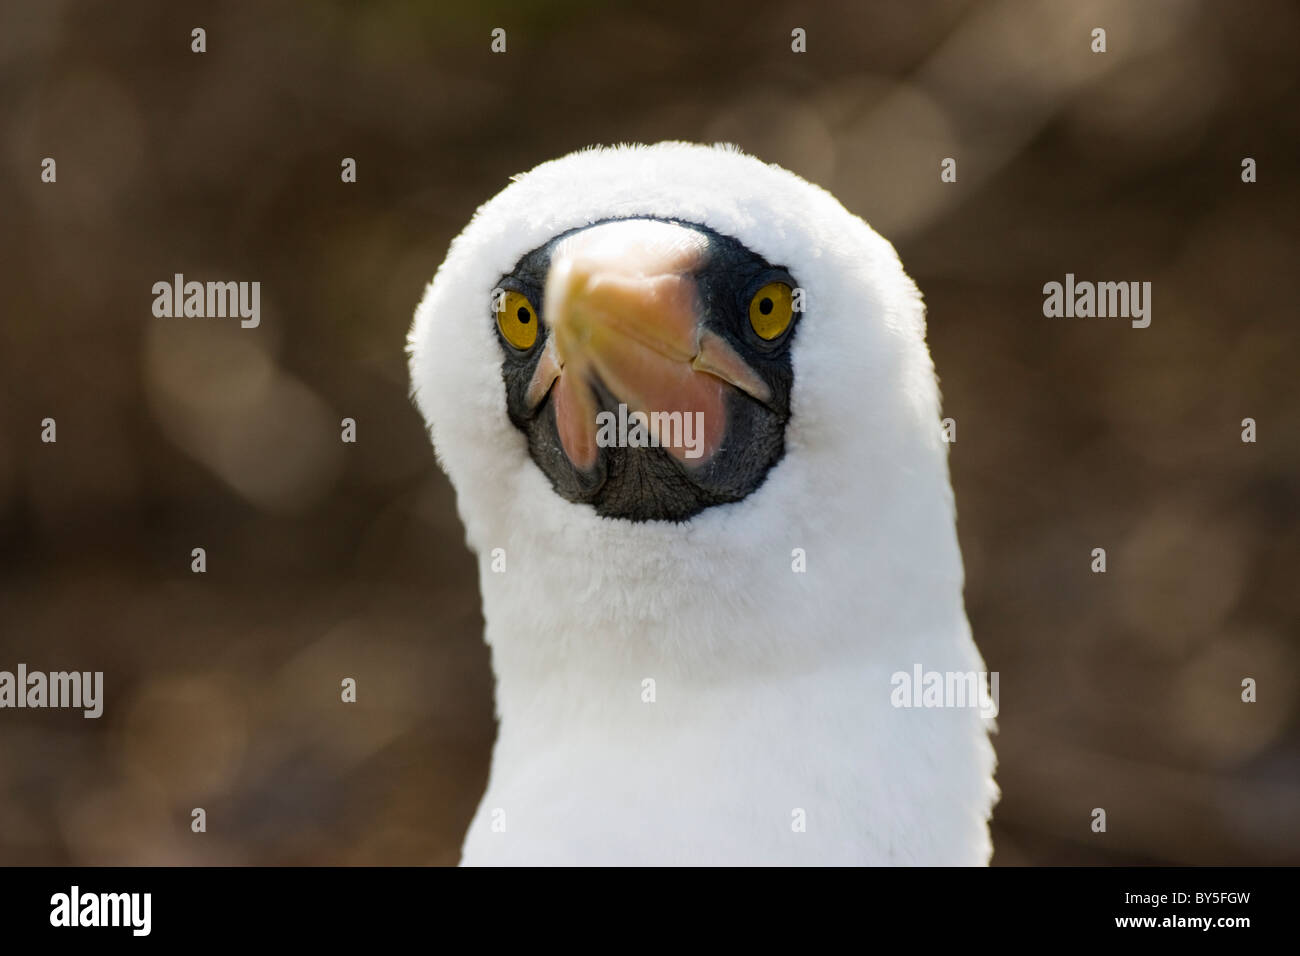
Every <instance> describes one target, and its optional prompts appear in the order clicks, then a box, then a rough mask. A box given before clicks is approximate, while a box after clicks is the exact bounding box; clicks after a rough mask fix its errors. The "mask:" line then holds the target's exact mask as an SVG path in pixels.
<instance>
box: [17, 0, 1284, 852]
mask: <svg viewBox="0 0 1300 956" xmlns="http://www.w3.org/2000/svg"><path fill="white" fill-rule="evenodd" d="M182 6H184V8H185V9H183V10H182V9H179V8H180V7H182ZM196 26H202V27H204V28H205V29H206V31H207V46H208V52H207V53H205V54H203V55H197V54H194V53H191V52H190V30H191V29H192V28H193V27H196ZM498 26H500V27H503V28H505V29H506V30H507V34H508V52H507V53H506V54H505V55H492V54H491V53H490V52H489V32H490V30H491V29H492V28H493V27H498ZM796 26H799V27H803V28H805V29H806V30H807V35H808V52H807V53H806V54H803V55H795V54H793V53H791V52H790V31H791V29H792V28H794V27H796ZM1098 26H1099V27H1103V28H1105V29H1106V30H1107V42H1108V52H1106V53H1105V54H1100V55H1099V54H1093V53H1092V52H1090V49H1089V47H1090V32H1091V30H1092V28H1094V27H1098ZM1298 35H1300V9H1298V8H1297V7H1296V5H1295V4H1293V3H1289V2H1274V3H1267V2H1256V0H1248V2H1243V3H1234V4H1226V3H1225V4H1217V3H1214V4H1212V3H1203V4H1198V3H1186V2H1150V3H1145V2H1144V3H1138V2H1114V3H1101V2H1093V3H1071V4H1065V3H1054V2H1040V3H1032V2H990V3H980V4H974V3H962V2H945V3H913V2H890V3H870V4H866V3H860V2H851V0H843V2H836V3H816V4H811V3H809V4H795V3H776V2H739V0H737V2H733V3H721V4H701V3H697V2H690V3H687V2H682V0H668V2H656V3H645V4H641V5H640V9H639V10H637V9H635V8H633V7H621V8H619V9H618V10H617V11H613V10H609V9H606V8H605V7H604V6H602V5H598V4H594V3H575V2H551V0H548V2H542V0H537V2H525V3H515V4H484V3H478V2H461V0H454V2H437V3H427V4H421V3H415V2H396V0H392V2H372V3H367V4H364V5H363V4H351V3H341V2H302V3H287V2H271V3H256V4H254V3H239V4H236V3H229V4H220V5H217V4H212V5H208V4H185V5H179V4H172V3H166V2H163V0H156V2H148V3H126V4H101V3H91V2H54V0H16V2H11V3H6V4H5V5H4V7H3V8H2V10H0V209H2V210H3V219H4V228H3V230H0V270H2V275H0V278H2V279H3V284H2V285H0V396H2V398H0V669H7V670H13V669H14V668H15V667H16V665H17V664H18V663H19V662H20V661H21V662H25V663H27V664H28V665H29V667H31V668H33V669H42V670H60V669H77V670H103V671H105V684H106V690H105V695H106V704H105V713H104V716H103V717H102V718H101V719H100V720H98V721H94V720H85V719H83V718H82V717H81V716H80V714H79V713H76V712H68V711H52V710H46V711H33V710H22V711H18V710H6V711H0V863H23V864H27V863H66V862H79V863H128V864H135V863H452V862H455V861H456V860H457V858H458V851H459V844H460V840H461V837H462V834H463V831H464V828H465V826H466V824H467V823H468V820H469V818H470V815H471V813H472V811H473V809H474V806H475V804H476V802H477V800H478V797H479V795H480V793H481V791H482V787H483V785H484V782H485V778H486V772H487V761H488V755H489V752H490V747H491V742H492V737H493V722H492V697H491V694H492V683H491V673H490V671H489V667H488V656H487V652H486V650H485V648H484V647H483V645H482V643H481V637H480V631H481V626H482V621H481V618H480V616H479V610H478V594H477V585H476V579H475V572H474V568H473V564H472V561H471V558H470V556H469V554H468V553H467V551H466V550H465V547H464V544H463V535H462V531H461V528H460V525H459V523H458V521H457V519H456V516H455V512H454V506H453V501H452V496H451V493H450V488H449V486H448V484H447V482H446V480H445V479H444V478H443V477H442V475H441V473H440V472H439V471H438V470H437V468H436V466H435V464H434V460H433V456H432V453H431V451H430V449H429V446H428V443H427V441H426V439H425V436H424V432H423V428H422V424H421V422H420V419H419V417H418V415H417V413H416V412H415V410H414V409H413V408H412V407H411V405H410V404H409V402H408V399H407V390H408V383H407V375H406V367H405V361H404V356H403V346H404V337H405V334H406V329H407V326H408V324H409V322H410V318H411V314H412V311H413V309H414V307H415V304H416V302H417V301H418V299H419V297H420V294H421V291H422V288H423V286H424V284H425V283H426V282H427V281H428V279H429V278H430V277H431V276H432V274H433V271H434V269H435V268H436V266H437V265H438V263H439V262H440V261H441V259H442V257H443V255H444V254H445V251H446V248H447V244H448V242H449V240H450V239H451V237H452V236H453V235H455V233H456V232H458V231H459V230H460V228H461V227H462V226H463V225H464V224H465V222H466V221H467V220H468V219H469V217H470V215H471V213H472V212H473V210H474V208H475V207H476V206H477V205H478V204H479V203H480V202H482V201H484V200H486V199H487V198H489V197H490V196H491V195H493V194H494V193H495V192H497V191H498V190H499V189H500V188H502V187H503V186H504V185H505V183H506V181H507V178H508V177H509V176H510V175H511V174H513V173H516V172H520V171H522V170H525V169H527V168H529V167H531V166H533V165H534V164H536V163H538V162H540V161H542V160H545V159H549V158H552V157H555V156H557V155H560V154H563V153H565V152H568V151H570V150H572V149H574V148H577V147H581V146H585V145H588V144H592V143H612V142H619V141H656V140H660V139H669V138H672V139H690V140H701V141H706V142H711V141H717V140H729V141H733V142H736V143H739V144H740V145H741V146H743V147H744V148H745V149H747V150H749V151H752V152H755V153H757V154H758V155H760V156H762V157H763V158H765V159H768V160H771V161H775V162H779V163H781V164H783V165H785V166H787V167H788V168H790V169H792V170H794V171H796V172H798V173H800V174H802V175H804V176H806V177H808V178H810V179H812V180H814V181H816V182H819V183H821V184H823V185H825V186H827V187H828V188H830V189H831V190H832V191H833V192H835V193H836V194H837V195H838V196H839V197H840V199H841V200H843V202H844V203H845V205H847V206H848V207H849V208H850V209H851V210H853V211H854V212H856V213H859V214H860V215H862V216H863V217H864V218H866V219H867V220H868V221H870V222H871V223H872V224H873V225H874V226H875V227H876V228H877V229H878V230H879V231H880V232H881V233H883V234H884V235H885V236H886V237H888V238H890V239H891V240H893V241H894V242H895V244H896V245H897V247H898V249H899V252H900V254H901V256H902V259H903V262H904V264H905V265H906V266H907V267H908V269H909V271H910V272H911V273H912V275H913V276H914V277H915V278H916V280H917V282H918V284H919V285H920V286H921V288H922V290H923V291H924V292H925V294H926V297H927V300H928V304H929V317H930V342H931V347H932V350H933V352H934V356H935V361H936V363H937V366H938V368H939V371H940V375H941V378H942V385H943V390H944V399H945V414H947V415H951V416H953V417H954V418H956V420H957V422H958V441H957V444H956V445H955V446H954V447H953V450H952V470H953V480H954V484H955V487H956V493H957V501H958V507H959V513H960V526H959V530H960V534H961V541H962V546H963V550H964V553H965V556H966V562H967V568H968V588H967V600H968V607H969V612H970V617H971V621H972V624H973V627H974V629H975V633H976V636H977V638H978V640H979V643H980V646H981V648H982V649H983V651H984V654H985V657H986V659H987V661H988V664H989V666H990V668H991V669H995V670H998V671H1000V672H1001V675H1002V678H1001V693H1002V708H1003V710H1002V716H1001V718H1000V725H1001V733H1000V734H999V736H998V738H997V739H996V744H997V747H998V751H999V756H1000V766H999V773H998V779H999V782H1000V784H1001V786H1002V789H1003V798H1002V802H1001V804H1000V805H999V806H998V808H997V810H996V812H995V817H994V845H995V847H996V855H995V862H996V863H1001V864H1026V863H1034V864H1040V863H1089V864H1092V863H1282V862H1291V863H1295V862H1300V732H1298V729H1300V713H1298V710H1300V708H1297V699H1298V698H1300V686H1298V685H1300V648H1297V644H1296V635H1297V632H1298V626H1300V613H1298V611H1297V603H1298V602H1297V601H1296V597H1295V593H1296V588H1297V572H1298V571H1300V550H1298V549H1297V541H1298V540H1300V527H1298V526H1300V509H1298V508H1297V501H1298V500H1300V491H1298V488H1297V475H1298V474H1300V468H1298V465H1300V461H1298V458H1300V442H1298V441H1297V429H1296V420H1297V418H1296V417H1297V413H1300V390H1298V389H1297V367H1298V365H1300V362H1298V360H1300V341H1298V338H1300V337H1298V335H1297V331H1296V328H1297V327H1296V322H1295V319H1296V290H1295V285H1294V283H1295V281H1296V274H1297V270H1296V265H1297V262H1298V261H1300V259H1298V258H1297V254H1298V253H1300V227H1298V226H1297V221H1296V212H1297V210H1298V209H1300V179H1298V178H1297V173H1300V168H1298V167H1300V163H1298V162H1297V156H1300V110H1298V109H1297V66H1296V62H1297V58H1296V50H1297V36H1298ZM46 156H50V157H54V158H55V159H56V160H57V163H58V167H57V168H58V182H57V184H54V185H49V184H43V183H42V182H41V181H40V163H41V160H42V158H44V157H46ZM345 156H351V157H355V158H356V160H357V162H358V171H359V177H358V178H359V181H358V182H357V183H356V184H355V185H344V184H342V183H341V182H340V180H339V172H340V161H341V159H342V158H343V157H345ZM948 156H951V157H955V158H956V159H957V161H958V182H957V183H956V184H943V183H940V181H939V176H938V172H939V162H940V160H941V159H942V158H943V157H948ZM1246 156H1250V157H1253V158H1255V159H1256V160H1257V162H1258V166H1259V181H1258V183H1256V184H1254V185H1246V184H1243V183H1242V182H1241V179H1240V164H1241V160H1242V158H1243V157H1246ZM177 272H181V273H184V274H185V275H186V276H187V278H193V279H199V280H208V279H212V280H216V279H221V280H254V279H256V280H259V281H261V283H262V324H261V327H260V328H259V329H257V330H255V331H246V330H241V329H240V328H239V327H238V324H237V322H235V321H232V320H201V319H189V320H168V319H154V318H153V317H152V315H151V304H152V300H153V296H152V292H151V286H152V284H153V283H154V282H157V281H160V280H163V281H169V280H170V279H171V277H172V275H173V274H174V273H177ZM1066 272H1073V273H1075V274H1076V275H1077V276H1078V277H1079V278H1080V279H1091V280H1139V281H1141V280H1145V281H1151V282H1152V283H1153V284H1154V289H1153V309H1154V310H1153V320H1152V324H1151V327H1150V328H1148V329H1145V330H1135V329H1131V328H1129V326H1128V323H1127V322H1126V321H1122V320H1112V319H1073V320H1069V319H1056V320H1052V319H1046V318H1044V317H1043V315H1042V312H1041V309H1042V292H1041V289H1042V285H1043V283H1045V282H1048V281H1052V280H1056V281H1060V280H1062V279H1063V277H1064V275H1065V273H1066ZM47 416H49V417H53V418H55V419H56V420H57V422H58V442H57V444H53V445H47V444H42V443H41V441H40V421H41V419H43V418H45V417H47ZM344 416H350V417H353V418H355V419H356V420H357V422H358V437H359V440H358V443H357V444H355V445H343V444H341V443H340V441H339V420H340V419H341V418H342V417H344ZM1247 416H1250V417H1253V418H1255V419H1256V420H1257V421H1258V423H1259V441H1258V443H1257V444H1254V445H1249V444H1243V443H1242V442H1241V441H1240V421H1241V419H1242V418H1244V417H1247ZM200 546H201V547H204V548H206V549H207V555H208V571H207V573H206V574H205V575H196V574H192V573H191V572H190V550H191V549H192V548H194V547H200ZM1094 547H1104V548H1106V550H1107V553H1108V563H1109V571H1108V573H1107V574H1105V575H1096V574H1092V573H1090V571H1089V563H1090V551H1091V549H1093V548H1094ZM344 676H352V677H355V678H356V679H357V680H358V682H359V700H358V703H356V704H355V705H344V704H342V703H340V701H339V681H340V679H341V678H342V677H344ZM1244 676H1252V677H1255V678H1256V679H1257V680H1258V682H1259V702H1258V703H1256V704H1253V705H1245V704H1242V703H1241V702H1240V700H1239V695H1240V681H1241V678H1242V677H1244ZM193 807H204V808H205V809H206V810H207V813H208V832H207V833H206V834H203V835H195V834H192V833H191V832H190V829H189V823H190V810H191V808H193ZM1093 807H1104V808H1106V809H1107V812H1108V814H1109V821H1108V823H1109V831H1108V832H1107V833H1105V834H1094V833H1092V832H1090V830H1089V826H1088V824H1089V822H1090V817H1089V814H1090V811H1091V809H1092V808H1093Z"/></svg>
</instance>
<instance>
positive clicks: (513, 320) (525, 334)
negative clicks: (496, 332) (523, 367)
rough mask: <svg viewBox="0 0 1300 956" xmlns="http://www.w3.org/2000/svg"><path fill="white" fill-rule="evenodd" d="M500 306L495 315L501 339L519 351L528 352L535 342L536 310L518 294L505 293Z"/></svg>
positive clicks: (524, 296) (523, 296)
mask: <svg viewBox="0 0 1300 956" xmlns="http://www.w3.org/2000/svg"><path fill="white" fill-rule="evenodd" d="M501 305H502V308H501V311H500V312H498V313H497V328H499V329H500V330H501V337H502V338H504V339H505V340H506V341H507V342H509V343H510V344H511V345H513V346H514V347H515V348H517V349H519V350H520V351H523V352H526V351H528V350H529V349H530V348H532V347H533V344H534V343H535V342H536V341H537V310H536V309H534V308H533V304H532V303H531V302H529V301H528V296H526V295H524V294H522V293H520V292H507V293H506V294H505V295H504V296H503V297H502V301H501Z"/></svg>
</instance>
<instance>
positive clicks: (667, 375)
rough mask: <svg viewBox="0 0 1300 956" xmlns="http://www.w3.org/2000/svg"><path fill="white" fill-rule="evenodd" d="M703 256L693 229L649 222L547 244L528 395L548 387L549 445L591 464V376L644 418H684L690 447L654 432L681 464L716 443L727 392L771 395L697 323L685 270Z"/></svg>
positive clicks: (596, 408) (594, 449) (704, 457)
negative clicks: (541, 320) (553, 439)
mask: <svg viewBox="0 0 1300 956" xmlns="http://www.w3.org/2000/svg"><path fill="white" fill-rule="evenodd" d="M707 254H708V240H707V239H706V238H705V237H704V236H703V235H702V234H700V233H698V232H696V231H695V230H692V229H688V228H686V227H684V226H678V225H674V224H672V223H666V222H660V221H657V220H651V219H627V220H620V221H617V222H610V223H604V224H602V225H599V226H592V227H590V228H588V229H584V230H582V231H581V232H578V233H575V234H574V235H572V236H570V237H569V238H568V239H565V240H563V241H562V242H561V243H560V244H559V245H558V246H557V247H556V249H555V252H554V254H553V255H552V258H551V267H550V272H549V273H548V275H547V279H546V289H545V294H544V297H543V306H542V314H543V316H544V317H545V319H546V321H547V323H548V324H549V326H550V329H551V334H550V337H549V339H548V340H547V343H546V347H545V350H544V352H543V354H542V357H541V359H540V360H539V361H538V365H537V369H536V372H535V373H534V375H533V378H532V381H531V382H530V384H529V389H528V395H527V401H528V404H529V407H536V406H537V405H538V404H540V402H541V401H542V400H543V399H544V398H545V397H546V395H547V393H548V392H549V391H551V388H552V385H554V399H555V417H556V424H557V426H558V430H559V434H560V442H561V444H562V445H563V446H564V452H565V454H566V455H567V456H568V457H569V460H570V461H571V462H572V463H573V464H574V465H575V466H576V467H578V468H581V469H583V470H588V469H590V468H591V467H592V466H594V465H595V463H596V458H597V455H598V444H597V414H598V413H599V412H600V411H601V410H602V409H601V405H600V402H599V400H598V398H597V395H596V392H595V390H594V389H593V385H594V383H596V382H600V383H601V384H602V385H603V386H604V387H605V388H606V389H608V390H609V391H610V392H611V393H613V395H614V396H615V398H616V399H617V400H618V401H619V402H622V403H624V404H626V405H627V408H628V411H629V412H642V413H644V414H645V415H646V416H647V418H649V419H650V420H651V422H652V423H653V422H655V421H660V422H666V421H668V420H670V418H671V416H672V415H673V413H679V414H680V416H681V419H680V420H683V421H684V420H685V416H687V415H690V416H692V418H691V421H692V422H698V423H699V424H700V426H701V427H702V435H699V436H697V439H698V444H697V447H695V448H693V449H691V450H690V451H689V452H688V449H687V448H686V447H685V446H684V445H683V444H682V443H681V442H680V441H678V442H677V443H672V441H671V438H672V436H671V435H662V434H661V435H658V436H656V437H657V439H658V443H659V444H660V445H661V446H662V447H664V448H665V450H666V451H667V452H668V453H669V454H671V455H673V456H674V457H675V458H677V459H678V460H679V461H681V462H683V463H684V464H687V465H691V466H698V465H700V464H703V463H704V462H707V461H708V460H709V459H710V457H711V456H712V455H713V454H714V453H715V452H716V451H717V450H718V449H719V448H721V447H722V442H723V439H724V437H725V435H726V428H727V422H726V415H727V410H726V399H727V393H728V391H729V390H730V389H732V388H737V389H740V390H741V391H743V392H745V393H747V394H748V395H750V396H752V397H753V398H754V399H756V400H757V401H760V402H766V401H767V400H768V399H769V398H770V394H771V392H770V389H769V388H768V386H767V384H766V383H765V382H764V381H763V379H762V378H760V377H759V376H758V374H757V373H755V372H754V370H753V369H752V368H750V366H749V365H748V363H746V362H745V360H744V359H742V358H741V357H740V355H739V354H737V353H736V351H735V350H734V349H733V348H732V347H731V346H730V345H729V344H728V343H727V342H726V340H725V339H723V338H722V337H721V336H719V335H717V334H716V333H714V332H711V331H709V330H707V329H705V328H704V327H703V325H702V315H701V309H700V302H699V295H698V290H697V287H696V282H695V279H694V275H695V274H696V273H697V272H698V271H699V270H700V269H701V268H702V267H703V266H704V265H705V263H706V259H707ZM655 413H662V417H661V416H656V415H655ZM652 416H653V417H652ZM653 427H654V426H653V424H652V431H653ZM679 434H680V431H679Z"/></svg>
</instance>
